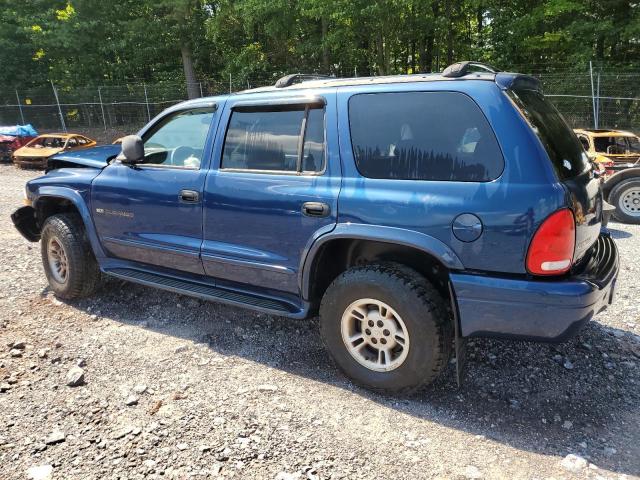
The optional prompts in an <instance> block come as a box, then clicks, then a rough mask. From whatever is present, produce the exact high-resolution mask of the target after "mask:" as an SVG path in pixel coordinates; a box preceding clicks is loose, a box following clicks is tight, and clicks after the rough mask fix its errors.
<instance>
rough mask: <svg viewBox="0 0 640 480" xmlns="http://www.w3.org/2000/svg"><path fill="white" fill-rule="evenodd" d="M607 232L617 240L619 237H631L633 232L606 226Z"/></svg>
mask: <svg viewBox="0 0 640 480" xmlns="http://www.w3.org/2000/svg"><path fill="white" fill-rule="evenodd" d="M607 228H608V230H609V232H610V233H611V236H612V237H613V238H614V239H616V240H619V239H621V238H631V237H633V233H630V232H625V231H624V230H618V229H616V228H610V227H607Z"/></svg>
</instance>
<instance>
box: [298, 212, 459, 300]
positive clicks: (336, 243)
mask: <svg viewBox="0 0 640 480" xmlns="http://www.w3.org/2000/svg"><path fill="white" fill-rule="evenodd" d="M379 261H392V262H397V263H402V264H405V265H407V266H408V267H411V268H413V269H414V270H417V271H418V273H420V274H422V275H423V276H425V277H426V278H428V279H429V280H430V281H431V282H432V283H434V286H435V287H436V288H437V289H438V290H439V291H440V293H441V294H442V295H443V296H444V297H445V298H449V291H448V285H447V282H448V276H449V271H451V270H463V269H464V266H463V264H462V262H461V261H460V259H459V258H458V257H457V255H456V254H455V253H454V252H453V250H451V249H450V248H449V247H448V246H447V245H445V244H444V243H443V242H442V241H440V240H438V239H436V238H434V237H431V236H429V235H425V234H423V233H420V232H415V231H412V230H405V229H400V228H395V227H384V226H370V225H357V224H351V225H338V226H337V227H336V228H335V229H334V230H332V231H331V232H329V233H326V234H324V235H322V236H320V237H319V238H317V239H315V241H313V243H312V244H311V245H310V246H309V247H308V248H307V249H306V255H305V256H304V261H303V265H302V267H301V269H300V272H301V275H300V290H301V292H302V296H303V298H304V300H306V301H309V302H310V303H311V305H312V307H311V308H312V309H315V307H317V305H318V303H319V301H320V299H321V298H322V295H323V294H324V292H325V291H326V289H327V287H328V286H329V285H330V284H331V282H332V281H333V280H334V279H335V278H336V277H337V276H338V275H340V274H341V273H342V272H344V271H346V270H347V269H348V268H350V267H353V266H356V265H363V264H367V263H373V262H379Z"/></svg>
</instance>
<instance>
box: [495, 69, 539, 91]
mask: <svg viewBox="0 0 640 480" xmlns="http://www.w3.org/2000/svg"><path fill="white" fill-rule="evenodd" d="M496 83H497V84H498V86H499V87H500V88H501V89H503V90H517V89H521V90H537V91H539V92H542V85H541V84H540V80H538V79H537V78H535V77H532V76H530V75H523V74H521V73H506V72H500V73H496Z"/></svg>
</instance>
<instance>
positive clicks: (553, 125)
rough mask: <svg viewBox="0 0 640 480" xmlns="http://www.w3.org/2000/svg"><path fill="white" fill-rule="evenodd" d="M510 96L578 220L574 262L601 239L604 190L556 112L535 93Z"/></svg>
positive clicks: (522, 90)
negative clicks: (540, 148) (563, 190)
mask: <svg viewBox="0 0 640 480" xmlns="http://www.w3.org/2000/svg"><path fill="white" fill-rule="evenodd" d="M509 93H510V96H511V98H512V99H513V101H514V102H515V103H516V105H517V106H518V108H519V110H520V112H521V113H522V114H523V116H524V117H525V118H526V119H527V121H528V122H529V124H530V125H531V126H532V130H533V131H534V132H535V133H536V135H537V136H538V138H539V139H540V141H541V143H542V145H543V147H544V149H545V150H546V152H547V154H548V156H549V159H550V161H551V163H552V165H553V168H554V170H555V172H556V175H557V177H558V179H559V180H560V182H561V183H562V184H563V185H564V187H565V188H566V190H567V194H568V197H569V203H570V206H571V208H572V210H573V213H574V216H575V220H576V248H575V254H574V262H575V261H577V260H579V259H580V258H582V256H583V255H584V254H585V253H586V252H587V250H589V248H590V247H591V246H592V245H593V244H594V243H595V242H596V240H597V239H598V236H599V235H600V226H601V222H602V189H601V188H600V180H599V179H598V178H596V177H595V176H594V174H593V170H592V168H591V164H590V162H589V158H588V156H587V154H586V153H585V151H584V150H583V148H582V146H581V144H580V140H578V138H577V137H576V135H575V133H574V132H573V130H571V128H569V126H568V125H567V124H566V122H565V121H564V119H563V118H562V116H561V115H560V113H559V112H558V111H557V110H556V108H555V107H554V106H553V105H552V104H551V103H550V102H549V101H548V100H547V99H546V98H544V96H543V95H542V93H540V92H538V91H536V90H527V89H516V90H511V91H510V92H509Z"/></svg>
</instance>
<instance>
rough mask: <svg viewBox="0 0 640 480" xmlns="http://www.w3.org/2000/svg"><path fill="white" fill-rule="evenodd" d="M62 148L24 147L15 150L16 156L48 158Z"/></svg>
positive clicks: (14, 154)
mask: <svg viewBox="0 0 640 480" xmlns="http://www.w3.org/2000/svg"><path fill="white" fill-rule="evenodd" d="M61 151H62V148H33V147H22V148H19V149H18V150H16V151H15V152H13V156H14V157H29V158H47V157H50V156H51V155H55V154H56V153H60V152H61Z"/></svg>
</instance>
